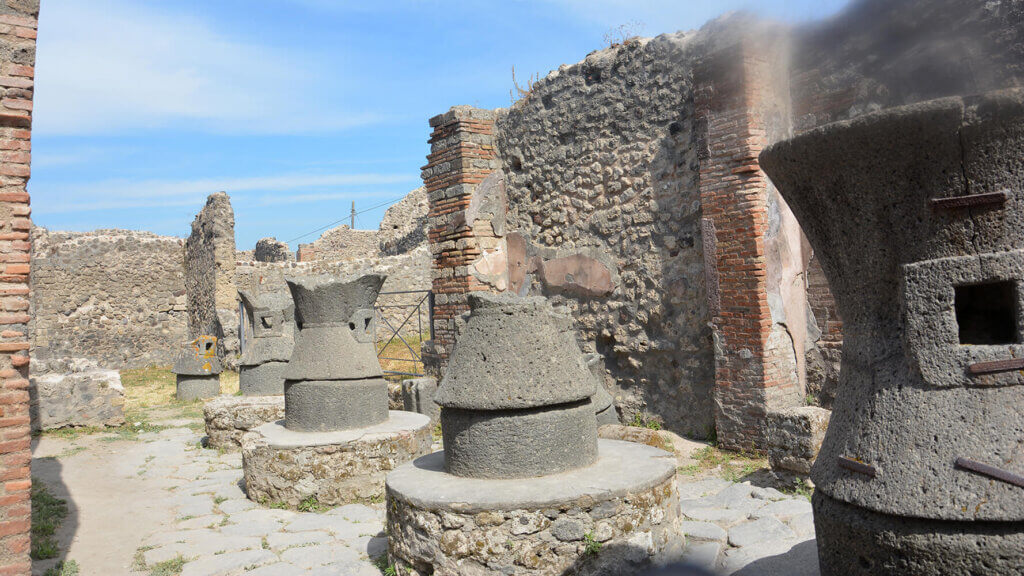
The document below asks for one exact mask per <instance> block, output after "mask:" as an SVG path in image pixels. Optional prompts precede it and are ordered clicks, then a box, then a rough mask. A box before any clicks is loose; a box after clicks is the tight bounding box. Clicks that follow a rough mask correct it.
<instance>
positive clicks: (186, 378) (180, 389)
mask: <svg viewBox="0 0 1024 576" xmlns="http://www.w3.org/2000/svg"><path fill="white" fill-rule="evenodd" d="M175 381H176V383H177V386H176V391H175V394H174V395H175V397H177V398H178V400H198V399H200V398H213V397H214V396H219V395H220V374H211V375H209V376H193V375H191V374H178V375H177V377H176V378H175Z"/></svg>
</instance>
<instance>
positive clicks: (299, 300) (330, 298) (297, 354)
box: [284, 274, 388, 432]
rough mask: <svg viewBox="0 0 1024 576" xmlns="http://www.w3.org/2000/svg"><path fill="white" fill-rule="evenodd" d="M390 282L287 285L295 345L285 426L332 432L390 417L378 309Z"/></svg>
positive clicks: (364, 279) (327, 279)
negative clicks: (379, 353)
mask: <svg viewBox="0 0 1024 576" xmlns="http://www.w3.org/2000/svg"><path fill="white" fill-rule="evenodd" d="M383 284H384V276H381V275H379V274H367V275H364V276H360V277H358V278H355V279H343V278H335V277H331V276H309V277H302V278H294V279H288V288H289V289H290V290H291V293H292V298H293V299H294V301H295V325H296V327H297V328H298V330H299V331H298V333H297V334H296V336H295V347H294V349H293V350H292V356H291V360H289V362H288V367H287V369H286V370H285V390H284V395H285V410H286V417H285V424H286V426H287V427H288V428H289V429H291V430H298V431H309V432H325V431H330V430H343V429H346V428H361V427H364V426H370V425H372V424H377V423H380V422H383V421H384V420H386V419H387V417H388V387H387V382H385V381H384V379H383V373H382V372H381V368H380V363H379V361H378V360H377V351H376V348H375V346H374V330H375V321H374V320H375V318H374V310H373V304H374V302H375V301H376V300H377V294H378V293H379V292H380V288H381V286H382V285H383Z"/></svg>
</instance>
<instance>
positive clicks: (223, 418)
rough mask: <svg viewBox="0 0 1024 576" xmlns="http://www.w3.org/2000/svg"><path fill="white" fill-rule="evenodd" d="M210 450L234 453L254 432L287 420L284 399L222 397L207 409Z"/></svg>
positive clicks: (205, 407) (204, 407) (205, 413)
mask: <svg viewBox="0 0 1024 576" xmlns="http://www.w3.org/2000/svg"><path fill="white" fill-rule="evenodd" d="M203 417H204V419H205V420H206V438H207V446H209V447H211V448H218V449H221V450H229V451H234V450H238V449H240V448H241V447H242V436H244V435H245V433H246V432H248V431H250V430H252V429H253V428H256V427H259V426H262V425H263V424H266V423H268V422H276V421H278V420H281V419H282V418H284V396H281V395H277V396H219V397H217V398H214V399H213V400H210V401H209V402H207V403H206V405H205V406H203Z"/></svg>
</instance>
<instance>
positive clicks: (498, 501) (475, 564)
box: [387, 440, 684, 576]
mask: <svg viewBox="0 0 1024 576" xmlns="http://www.w3.org/2000/svg"><path fill="white" fill-rule="evenodd" d="M598 451H599V453H598V459H597V461H596V462H595V463H594V464H592V465H590V466H586V467H583V468H576V469H573V470H569V471H566V472H561V473H557V474H551V475H547V476H539V477H534V478H514V479H495V478H473V477H462V476H455V475H452V474H449V473H447V472H445V466H444V452H435V453H433V454H430V455H427V456H424V457H422V458H419V459H417V460H415V461H413V462H409V463H407V464H404V465H402V466H400V467H399V468H398V469H396V470H395V471H394V472H392V473H391V474H389V475H388V478H387V490H388V503H389V505H388V510H387V514H388V519H387V526H388V543H389V544H388V545H389V555H390V560H391V561H392V562H393V563H394V564H395V566H396V568H399V569H400V571H401V570H409V571H412V572H411V573H413V574H421V575H422V574H436V575H438V576H443V575H455V574H506V575H515V576H519V575H538V576H540V575H555V574H563V573H570V572H571V573H578V574H600V573H607V574H639V573H642V571H643V570H645V569H647V568H649V567H650V565H651V564H652V563H653V564H661V563H667V562H672V561H675V560H677V559H678V558H679V556H680V555H681V554H682V551H683V544H684V539H683V536H682V533H681V531H680V529H679V521H680V520H679V496H678V493H677V491H676V484H675V471H676V461H675V459H674V458H673V457H672V455H670V454H669V453H667V452H665V451H663V450H659V449H657V448H652V447H650V446H643V445H640V444H634V443H631V442H620V441H617V440H599V448H598Z"/></svg>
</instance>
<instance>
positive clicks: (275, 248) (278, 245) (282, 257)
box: [252, 238, 295, 262]
mask: <svg viewBox="0 0 1024 576" xmlns="http://www.w3.org/2000/svg"><path fill="white" fill-rule="evenodd" d="M252 258H253V260H256V261H257V262H291V261H293V260H295V254H293V253H292V251H291V249H290V248H288V244H285V243H284V242H281V241H280V240H278V239H277V238H260V239H259V240H257V241H256V249H255V250H253V253H252Z"/></svg>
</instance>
